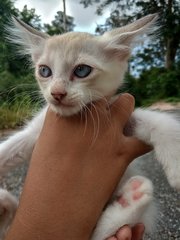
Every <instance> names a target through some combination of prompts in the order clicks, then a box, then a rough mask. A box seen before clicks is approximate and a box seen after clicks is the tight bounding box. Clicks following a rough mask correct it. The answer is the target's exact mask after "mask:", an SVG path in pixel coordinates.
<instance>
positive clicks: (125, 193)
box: [117, 176, 153, 211]
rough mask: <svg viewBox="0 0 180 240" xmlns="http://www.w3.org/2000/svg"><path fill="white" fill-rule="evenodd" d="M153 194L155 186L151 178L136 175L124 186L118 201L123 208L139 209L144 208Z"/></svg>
mask: <svg viewBox="0 0 180 240" xmlns="http://www.w3.org/2000/svg"><path fill="white" fill-rule="evenodd" d="M152 196H153V186H152V183H151V181H150V180H149V179H147V178H145V177H142V176H135V177H132V178H130V179H129V180H128V182H127V183H125V185H124V186H123V187H122V190H121V193H120V196H119V197H118V199H117V202H118V203H119V204H120V205H121V207H122V208H132V209H133V208H134V209H136V208H137V210H138V211H139V210H140V208H144V206H146V205H147V204H148V203H149V202H150V201H151V200H152Z"/></svg>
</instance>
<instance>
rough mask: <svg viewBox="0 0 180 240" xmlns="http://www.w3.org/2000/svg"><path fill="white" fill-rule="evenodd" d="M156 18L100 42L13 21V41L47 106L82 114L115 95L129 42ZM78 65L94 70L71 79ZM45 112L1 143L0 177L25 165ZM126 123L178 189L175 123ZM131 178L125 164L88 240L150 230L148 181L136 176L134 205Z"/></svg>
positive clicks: (143, 119) (141, 117)
mask: <svg viewBox="0 0 180 240" xmlns="http://www.w3.org/2000/svg"><path fill="white" fill-rule="evenodd" d="M156 18H157V17H156V16H155V15H148V16H146V17H145V18H142V19H140V20H138V21H136V22H135V23H132V24H130V25H128V26H126V27H123V28H120V29H115V30H112V31H111V32H109V33H105V34H104V35H103V36H102V37H99V36H98V37H96V36H93V35H90V34H87V33H66V34H63V35H61V36H53V37H48V36H47V35H44V34H42V33H39V32H37V31H36V30H33V29H32V28H29V27H28V26H27V25H25V24H24V23H22V22H21V21H19V20H15V19H14V20H13V21H14V23H15V30H13V31H12V32H11V33H12V35H13V37H12V41H14V42H15V43H16V44H20V45H22V46H23V48H24V51H23V52H26V53H27V54H31V57H32V60H33V62H34V65H35V74H36V78H37V81H38V83H39V86H40V88H41V91H42V93H43V95H44V98H45V99H46V101H47V103H48V105H49V106H50V107H51V108H52V109H53V110H54V111H55V112H57V113H58V114H59V115H63V116H69V115H72V114H75V113H77V112H78V111H81V110H82V109H83V108H84V107H86V105H87V103H90V102H92V101H96V100H98V99H101V98H104V97H107V96H108V97H110V96H113V95H114V93H115V92H116V90H117V88H118V87H119V86H121V85H122V83H123V76H124V73H125V72H126V70H127V60H128V58H129V55H130V47H131V45H132V44H133V42H134V39H137V37H139V36H141V34H142V33H145V32H148V31H149V28H150V26H152V24H153V23H154V21H155V20H156ZM44 64H45V65H47V66H48V67H50V68H51V71H52V73H53V74H52V75H51V76H50V77H48V78H42V77H41V76H40V75H39V71H38V69H39V65H44ZM79 64H86V65H89V66H91V67H92V68H93V71H92V72H91V74H89V75H88V76H87V77H85V78H84V79H78V78H77V77H75V76H74V75H73V69H74V68H75V67H76V66H77V65H79ZM54 90H58V91H60V90H63V91H64V90H65V91H66V92H67V95H66V96H65V97H64V98H63V100H62V103H64V104H72V107H68V108H67V107H63V106H62V105H61V104H57V102H56V101H55V100H54V98H53V97H52V95H51V92H52V91H54ZM112 101H113V100H112ZM110 102H111V100H110ZM46 110H47V107H45V108H44V109H43V110H42V111H41V112H40V113H39V114H38V115H37V116H35V117H34V118H33V119H32V121H30V122H29V123H28V124H27V126H26V127H25V128H24V129H23V130H22V131H20V132H18V133H16V134H15V135H13V136H11V137H10V138H9V139H8V140H7V141H5V142H3V143H1V144H0V174H1V175H2V174H5V173H6V172H7V171H9V169H10V168H11V167H13V166H16V165H17V164H18V163H20V162H22V161H27V160H28V161H29V159H30V157H31V153H32V151H33V147H34V144H35V142H36V140H37V138H38V136H39V134H40V132H41V128H42V125H43V122H44V118H45V114H46ZM130 123H134V125H133V131H134V132H133V135H134V136H136V137H138V138H139V139H141V140H143V141H144V142H146V143H148V144H151V145H152V146H153V147H154V152H155V154H156V157H157V161H159V162H160V163H161V165H162V167H163V169H164V170H165V173H166V175H167V178H168V180H169V183H170V184H171V185H172V186H173V187H175V188H177V189H180V178H179V172H180V159H179V158H180V148H179V144H180V124H179V122H178V121H177V120H175V119H174V118H173V117H172V116H170V115H169V114H166V113H159V112H154V111H149V110H143V109H136V110H135V111H134V113H133V114H132V119H130ZM47 137H48V136H47ZM135 174H136V173H135V171H134V169H133V168H132V165H130V166H129V168H128V170H127V171H126V173H125V175H124V177H123V179H122V180H121V182H120V183H119V185H118V187H117V189H116V191H115V193H114V195H113V198H112V199H111V200H110V203H109V205H108V206H107V208H106V210H105V211H104V213H103V214H102V216H101V218H100V220H99V222H98V224H97V228H96V229H95V232H94V235H93V238H92V239H93V240H94V239H97V240H103V239H104V238H106V237H108V236H111V235H112V234H114V233H115V232H116V231H117V229H118V228H119V227H120V226H122V225H124V224H128V223H129V224H131V225H134V224H135V223H138V222H140V221H142V222H143V223H144V224H145V226H146V229H147V230H148V231H152V228H153V223H154V221H155V217H154V215H155V213H156V209H155V205H154V203H153V187H152V184H151V183H150V181H149V180H148V179H146V178H143V177H138V176H136V178H138V179H139V178H142V181H143V185H142V186H143V188H142V189H141V190H142V191H143V193H144V196H143V198H142V199H140V200H138V201H137V202H136V203H135V202H133V201H131V197H132V196H131V191H130V190H129V188H128V187H127V186H129V185H128V184H129V181H130V180H129V178H131V177H132V176H134V175H135ZM122 193H123V195H124V196H125V197H127V199H129V201H130V202H131V204H130V207H129V208H123V207H122V206H121V205H120V204H119V203H117V201H116V198H117V196H119V195H120V194H122ZM0 196H1V192H0ZM5 226H6V225H5Z"/></svg>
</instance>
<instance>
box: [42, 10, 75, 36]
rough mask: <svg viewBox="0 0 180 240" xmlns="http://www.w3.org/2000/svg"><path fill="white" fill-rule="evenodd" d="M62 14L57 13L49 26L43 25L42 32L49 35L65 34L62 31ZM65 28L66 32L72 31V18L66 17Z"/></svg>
mask: <svg viewBox="0 0 180 240" xmlns="http://www.w3.org/2000/svg"><path fill="white" fill-rule="evenodd" d="M63 15H64V14H63V12H61V11H58V12H57V14H56V16H55V19H54V20H53V21H52V22H51V24H44V30H45V32H47V33H48V34H49V35H55V34H62V33H64V32H65V29H64V16H63ZM66 27H67V29H66V30H67V32H70V31H73V28H74V27H75V24H74V18H73V17H71V16H66Z"/></svg>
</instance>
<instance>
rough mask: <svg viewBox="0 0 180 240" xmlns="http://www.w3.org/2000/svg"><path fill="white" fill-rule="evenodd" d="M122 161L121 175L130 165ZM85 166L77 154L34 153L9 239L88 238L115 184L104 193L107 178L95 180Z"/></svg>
mask: <svg viewBox="0 0 180 240" xmlns="http://www.w3.org/2000/svg"><path fill="white" fill-rule="evenodd" d="M77 162H78V163H79V164H78V165H77ZM121 162H122V166H119V170H118V171H119V173H118V176H119V177H120V176H121V175H122V174H123V172H124V170H125V167H126V165H127V164H125V161H123V159H122V161H121ZM80 165H81V166H80ZM84 167H85V166H84V164H83V161H79V160H78V159H76V158H74V157H73V158H69V159H63V160H62V159H61V158H59V159H55V158H46V159H44V158H43V157H42V158H41V157H39V154H38V156H37V155H36V153H35V154H34V155H33V157H32V161H31V164H30V168H29V171H28V175H27V178H26V182H25V186H24V189H23V194H22V197H21V200H20V206H19V209H18V211H17V214H16V217H15V219H14V222H13V225H12V226H11V229H10V231H9V233H8V236H7V238H6V240H12V239H18V240H32V239H43V240H52V239H67V240H68V239H73V240H75V239H78V240H80V239H82V240H85V239H89V236H90V234H91V232H92V229H93V227H94V226H95V224H96V221H97V219H98V217H99V215H100V213H101V210H102V208H103V207H104V204H105V202H106V199H107V198H108V197H109V196H108V195H110V194H111V191H112V189H113V186H110V187H109V191H108V192H107V191H106V193H104V189H101V186H103V181H104V179H103V178H102V183H101V181H100V182H99V179H94V180H93V181H92V180H91V179H90V177H91V173H90V172H89V175H88V174H87V175H86V176H84ZM100 171H103V169H100ZM68 173H69V174H68ZM104 174H105V176H106V175H107V173H106V172H104ZM95 177H97V178H98V177H99V176H98V175H97V176H94V177H93V178H95ZM119 177H118V178H119ZM107 178H108V176H107ZM82 179H83V181H82ZM114 181H117V179H116V178H115V179H114ZM112 185H114V182H112ZM86 189H88V191H87V190H86ZM97 199H101V200H100V201H97ZM91 206H93V214H92V208H91Z"/></svg>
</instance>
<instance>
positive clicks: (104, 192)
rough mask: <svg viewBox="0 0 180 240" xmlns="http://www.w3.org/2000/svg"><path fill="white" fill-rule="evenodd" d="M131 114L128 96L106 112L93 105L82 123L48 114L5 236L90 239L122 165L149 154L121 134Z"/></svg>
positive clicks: (101, 106) (79, 119) (103, 106)
mask: <svg viewBox="0 0 180 240" xmlns="http://www.w3.org/2000/svg"><path fill="white" fill-rule="evenodd" d="M133 109H134V99H133V97H132V96H131V95H129V94H123V95H122V96H120V97H119V99H118V100H117V101H116V102H115V103H113V104H112V106H111V107H110V108H109V109H107V104H106V102H103V101H101V102H97V103H95V105H94V106H93V105H92V107H91V109H90V110H89V111H88V112H87V113H86V118H85V117H83V116H82V117H81V116H80V115H75V116H72V117H67V118H63V117H58V116H57V115H56V114H55V113H54V112H52V111H51V110H48V112H47V115H46V119H45V122H44V126H43V129H42V132H41V134H40V137H39V139H38V141H37V144H36V146H35V149H34V151H33V155H32V159H31V164H30V167H29V171H28V175H27V178H26V181H25V186H24V189H23V193H22V197H21V200H20V206H19V209H18V211H17V214H16V217H15V221H14V224H13V227H12V228H11V230H10V233H9V236H12V237H14V236H17V237H18V239H19V240H21V239H22V240H24V239H26V240H29V239H35V238H36V237H37V236H40V237H39V238H40V239H44V240H51V239H73V240H76V239H78V240H80V239H83V240H85V239H89V238H90V235H91V233H92V231H93V228H94V227H95V225H96V222H97V221H98V218H99V217H100V215H101V212H102V210H103V208H104V206H105V204H106V203H107V201H108V199H109V198H110V196H111V194H112V192H113V191H114V189H115V187H116V185H117V183H118V182H119V180H120V178H121V177H122V175H123V174H124V171H125V170H126V168H127V166H128V164H129V163H130V162H131V161H132V160H133V159H134V158H136V157H138V156H140V155H142V154H144V153H146V152H148V151H149V150H150V147H149V146H147V145H146V144H144V143H142V142H141V141H140V140H137V139H136V138H134V137H127V136H125V135H124V133H123V129H124V127H125V125H126V123H127V121H128V119H129V117H130V115H131V113H132V111H133ZM92 213H93V214H92ZM18 219H20V221H18ZM22 222H23V226H22V225H21V224H20V223H22ZM18 226H20V227H19V231H20V233H19V232H18V234H17V235H16V233H17V228H18ZM37 226H38V229H37ZM49 226H51V227H49ZM23 231H24V232H23ZM20 237H21V238H20ZM7 239H8V240H10V239H11V238H7ZM12 239H15V237H14V238H12Z"/></svg>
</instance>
